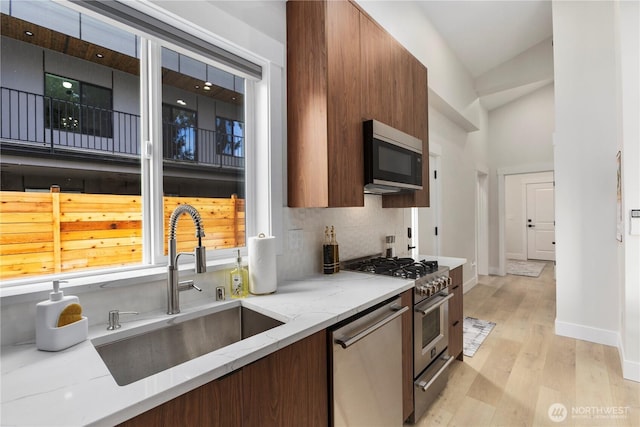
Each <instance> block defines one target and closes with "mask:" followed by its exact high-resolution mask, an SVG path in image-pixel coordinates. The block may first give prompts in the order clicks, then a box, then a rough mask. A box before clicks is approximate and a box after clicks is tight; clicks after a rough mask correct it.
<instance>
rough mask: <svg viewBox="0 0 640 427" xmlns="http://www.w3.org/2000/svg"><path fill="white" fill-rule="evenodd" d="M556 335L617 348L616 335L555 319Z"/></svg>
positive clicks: (615, 333) (612, 332) (604, 330)
mask: <svg viewBox="0 0 640 427" xmlns="http://www.w3.org/2000/svg"><path fill="white" fill-rule="evenodd" d="M555 326H556V335H561V336H563V337H569V338H575V339H578V340H583V341H589V342H594V343H597V344H604V345H610V346H612V347H618V342H619V341H618V333H617V332H616V331H609V330H607V329H599V328H593V327H591V326H584V325H578V324H576V323H569V322H562V321H560V320H558V319H556V325H555Z"/></svg>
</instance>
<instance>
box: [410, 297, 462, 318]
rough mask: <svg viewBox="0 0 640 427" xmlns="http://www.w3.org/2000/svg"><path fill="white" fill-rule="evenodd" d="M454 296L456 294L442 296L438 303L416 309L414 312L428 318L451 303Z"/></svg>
mask: <svg viewBox="0 0 640 427" xmlns="http://www.w3.org/2000/svg"><path fill="white" fill-rule="evenodd" d="M454 295H455V294H448V295H447V296H444V295H441V296H442V298H441V299H439V300H437V301H436V302H433V303H431V304H429V305H428V306H427V307H416V308H415V309H414V310H415V311H416V313H420V314H422V315H423V316H426V315H427V314H429V313H431V312H432V311H433V310H435V309H437V308H438V307H440V306H441V305H442V304H444V303H445V302H447V301H449V300H450V299H451V298H453V296H454Z"/></svg>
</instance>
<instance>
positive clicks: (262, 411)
mask: <svg viewBox="0 0 640 427" xmlns="http://www.w3.org/2000/svg"><path fill="white" fill-rule="evenodd" d="M242 371H243V375H242V382H243V387H242V388H243V393H244V402H245V406H244V414H243V420H244V425H245V426H260V427H268V426H274V427H276V426H310V427H311V426H322V427H326V426H327V425H328V423H329V415H328V413H329V406H328V391H327V338H326V332H325V331H321V332H318V333H316V334H314V335H312V336H310V337H308V338H305V339H303V340H301V341H298V342H296V343H294V344H291V345H290V346H288V347H285V348H283V349H282V350H279V351H277V352H276V353H273V354H271V355H269V356H266V357H264V358H262V359H260V360H258V361H256V362H254V363H252V364H250V365H248V366H245V367H244V368H243V369H242Z"/></svg>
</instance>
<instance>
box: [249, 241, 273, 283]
mask: <svg viewBox="0 0 640 427" xmlns="http://www.w3.org/2000/svg"><path fill="white" fill-rule="evenodd" d="M277 285H278V278H277V274H276V238H275V237H273V236H265V235H264V234H263V233H260V234H259V235H258V236H256V237H249V292H251V293H252V294H255V295H264V294H271V293H273V292H275V291H276V288H277Z"/></svg>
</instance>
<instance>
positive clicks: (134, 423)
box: [120, 371, 243, 427]
mask: <svg viewBox="0 0 640 427" xmlns="http://www.w3.org/2000/svg"><path fill="white" fill-rule="evenodd" d="M242 401H243V400H242V371H236V372H234V373H232V374H229V375H227V376H226V377H222V378H219V379H217V380H214V381H211V382H210V383H208V384H205V385H203V386H201V387H198V388H197V389H195V390H192V391H190V392H188V393H185V394H183V395H182V396H178V397H176V398H175V399H173V400H170V401H169V402H166V403H164V404H162V405H160V406H157V407H155V408H153V409H151V410H149V411H147V412H145V413H142V414H140V415H138V416H137V417H134V418H132V419H130V420H128V421H125V422H124V423H122V424H120V425H121V426H126V427H138V426H139V427H148V426H158V427H161V426H166V427H174V426H193V427H201V426H220V427H234V426H237V427H241V426H242Z"/></svg>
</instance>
